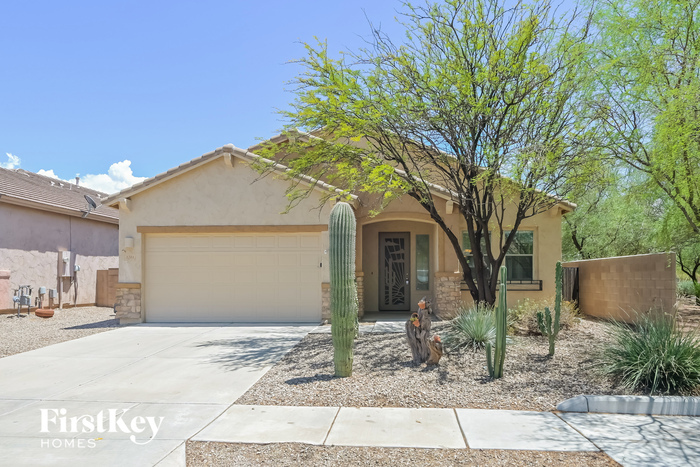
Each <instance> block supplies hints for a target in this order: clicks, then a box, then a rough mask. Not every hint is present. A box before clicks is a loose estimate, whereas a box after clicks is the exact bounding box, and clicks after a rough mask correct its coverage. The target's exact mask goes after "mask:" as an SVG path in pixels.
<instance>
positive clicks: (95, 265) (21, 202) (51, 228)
mask: <svg viewBox="0 0 700 467" xmlns="http://www.w3.org/2000/svg"><path fill="white" fill-rule="evenodd" d="M84 195H88V196H90V197H91V198H92V199H93V200H94V201H95V202H96V203H97V204H98V207H97V209H96V210H94V211H92V212H90V213H89V214H87V216H85V212H86V211H87V210H88V208H87V206H88V202H87V200H86V199H85V196H84ZM106 196H107V195H106V194H105V193H100V192H98V191H95V190H90V189H88V188H84V187H81V186H79V185H78V179H77V178H76V183H68V182H65V181H62V180H58V179H54V178H49V177H44V176H42V175H38V174H35V173H32V172H27V171H26V170H21V169H14V170H10V169H1V168H0V311H5V312H6V311H10V310H12V308H13V303H12V296H13V289H16V288H17V287H18V286H20V285H29V286H31V287H32V288H33V294H32V307H33V306H34V298H35V297H37V294H38V292H39V288H40V287H46V289H47V293H46V295H45V296H44V301H43V306H54V307H55V306H76V305H77V306H80V305H94V304H95V289H96V284H95V281H96V276H97V270H101V269H109V268H116V267H118V264H119V256H118V255H119V252H118V250H117V248H118V240H119V226H118V224H119V211H118V210H117V209H114V208H110V207H107V206H100V205H99V204H100V200H101V198H105V197H106ZM76 266H79V267H80V270H79V271H75V269H76ZM50 289H53V290H56V292H57V294H56V296H55V297H54V299H53V300H51V303H49V290H50Z"/></svg>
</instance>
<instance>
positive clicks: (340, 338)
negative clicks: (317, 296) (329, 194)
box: [328, 202, 358, 377]
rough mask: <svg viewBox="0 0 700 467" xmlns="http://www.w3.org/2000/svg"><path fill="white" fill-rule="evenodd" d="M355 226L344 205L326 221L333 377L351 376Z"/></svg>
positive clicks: (353, 323) (354, 330) (355, 297)
mask: <svg viewBox="0 0 700 467" xmlns="http://www.w3.org/2000/svg"><path fill="white" fill-rule="evenodd" d="M356 230H357V223H356V221H355V214H354V213H353V211H352V208H351V207H350V205H349V204H348V203H343V202H339V203H337V204H336V205H335V207H333V209H332V210H331V215H330V220H329V221H328V236H329V239H330V245H329V251H328V253H329V260H330V261H329V266H330V272H331V283H330V285H331V334H332V336H333V349H334V351H333V362H334V364H335V375H336V376H343V377H344V376H351V375H352V360H353V345H354V339H355V335H356V332H357V324H356V323H357V307H358V303H357V285H356V283H355V235H356Z"/></svg>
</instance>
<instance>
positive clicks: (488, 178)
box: [257, 0, 597, 304]
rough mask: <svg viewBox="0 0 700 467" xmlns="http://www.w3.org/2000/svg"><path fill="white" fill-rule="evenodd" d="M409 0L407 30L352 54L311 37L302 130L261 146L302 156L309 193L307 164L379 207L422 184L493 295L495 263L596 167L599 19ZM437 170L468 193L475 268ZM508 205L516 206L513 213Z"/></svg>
mask: <svg viewBox="0 0 700 467" xmlns="http://www.w3.org/2000/svg"><path fill="white" fill-rule="evenodd" d="M404 9H405V11H404V15H402V16H401V18H402V20H403V22H402V23H401V26H402V27H403V29H404V32H405V35H404V37H403V39H401V38H398V39H397V38H394V39H393V40H392V39H391V38H389V37H387V36H386V35H385V34H383V33H382V32H381V31H379V30H378V29H375V28H372V31H371V34H372V36H371V38H370V39H369V40H368V43H369V45H368V46H367V48H365V49H361V50H359V51H350V52H345V53H343V54H342V55H341V56H340V57H334V56H332V54H331V53H330V52H329V47H328V44H327V43H325V42H318V43H316V44H306V56H305V57H304V58H302V59H301V60H299V61H298V63H299V64H300V66H301V68H302V73H301V74H300V75H299V76H298V77H296V78H295V80H294V81H293V83H292V86H293V89H294V93H295V96H296V98H295V101H294V102H293V104H292V108H291V110H289V111H287V112H283V113H284V115H285V117H286V120H287V122H288V126H287V129H288V132H289V133H288V134H289V135H290V136H292V138H291V140H290V141H285V142H282V143H270V144H267V145H266V146H265V148H264V149H263V150H261V151H257V152H259V153H261V155H263V156H265V157H267V158H268V159H274V160H277V161H281V162H283V163H284V164H285V165H286V166H288V168H289V170H288V171H287V172H286V174H287V176H288V177H289V178H290V180H293V181H292V185H293V187H294V189H293V190H292V191H291V192H290V195H291V196H292V197H293V200H298V199H299V198H300V196H302V195H301V194H300V193H299V190H304V189H306V190H307V191H306V192H307V193H308V187H307V188H305V185H303V184H301V183H300V182H298V180H301V179H302V178H301V177H305V176H309V177H312V178H313V179H317V180H323V181H324V182H326V181H327V182H330V183H333V184H334V185H337V186H339V187H342V189H343V190H345V191H344V193H346V194H347V193H348V192H359V191H362V192H364V193H368V194H371V195H374V197H373V198H371V199H370V202H369V203H368V207H369V209H370V210H371V211H372V212H374V213H376V212H378V211H380V210H381V209H382V208H383V207H384V206H386V204H387V203H389V202H391V201H392V200H394V199H396V198H397V197H399V196H403V195H405V196H409V197H411V198H413V199H414V200H416V201H417V202H418V203H420V205H421V206H422V207H423V208H424V209H425V210H426V212H428V213H429V214H430V216H431V218H432V219H433V220H434V221H435V222H436V223H437V224H438V225H439V226H440V228H441V229H442V230H443V231H444V233H445V234H446V236H447V239H448V243H449V244H450V245H452V248H453V249H454V252H455V254H456V255H457V258H458V260H459V262H460V265H461V268H462V270H463V271H464V281H465V283H466V284H467V287H468V288H469V291H470V293H471V295H472V298H473V299H474V301H475V302H482V301H483V302H487V303H491V304H492V303H494V302H495V297H496V284H497V278H496V277H495V276H496V275H495V274H491V272H490V271H489V269H488V268H483V267H481V265H482V264H489V265H492V266H493V270H494V271H497V269H498V267H499V266H500V265H501V264H502V263H503V260H504V257H505V254H506V252H507V251H508V249H509V246H510V243H511V242H512V241H513V239H514V238H515V235H516V233H517V230H518V228H519V227H520V225H521V222H522V220H523V219H525V218H528V217H532V216H534V215H537V214H538V213H541V212H544V211H547V210H549V209H550V208H552V207H553V206H554V205H556V204H557V203H558V202H559V200H558V199H557V198H554V197H551V196H548V195H547V193H551V194H554V195H558V196H560V197H564V196H566V194H567V193H568V192H569V191H570V189H571V186H574V185H577V184H580V183H581V181H582V180H585V179H587V178H588V177H590V176H591V174H592V173H595V172H596V169H597V166H596V162H595V159H594V158H592V157H590V154H591V152H592V149H591V147H590V144H589V141H590V140H591V138H590V136H591V134H592V133H594V132H596V131H597V127H596V125H594V124H593V121H592V114H591V112H590V108H589V107H587V106H581V105H580V98H581V94H582V92H583V90H584V89H585V85H586V82H587V80H589V79H590V74H589V73H588V70H587V69H586V67H585V64H584V57H585V52H586V43H585V37H586V34H587V32H588V29H587V27H586V26H587V25H586V24H583V25H582V26H581V28H579V29H577V28H576V27H574V26H573V24H577V23H575V22H574V21H570V20H572V18H566V19H561V20H560V19H559V17H558V16H557V15H553V14H550V13H552V11H551V9H550V4H549V2H548V1H542V2H536V3H534V4H532V5H527V4H524V3H517V4H515V5H513V6H511V5H508V6H507V7H506V5H505V3H504V2H502V1H501V0H486V1H478V2H464V1H461V0H447V1H444V2H440V3H427V4H425V5H422V6H412V5H410V4H405V5H404ZM584 23H585V21H584ZM292 128H301V129H303V130H305V131H311V133H310V134H299V133H297V132H294V131H292V130H291V129H292ZM285 155H290V157H286V156H285ZM306 181H308V179H306ZM435 184H437V185H439V186H441V187H443V188H444V189H446V190H447V192H449V193H451V197H452V200H453V201H454V202H455V204H456V205H458V206H465V209H460V210H459V213H460V215H461V216H462V217H463V219H464V222H462V223H460V225H466V228H467V230H468V232H469V239H470V242H471V244H472V245H476V246H475V248H474V251H473V252H472V255H473V257H474V259H475V261H474V264H476V265H477V266H475V268H474V269H473V270H472V269H470V267H469V265H468V259H467V257H466V256H465V254H464V252H463V251H462V248H461V245H460V241H459V239H460V237H461V235H460V233H461V232H458V231H457V232H455V231H453V230H452V228H451V227H450V225H452V223H451V222H448V221H446V220H445V219H443V217H442V216H443V214H442V212H443V210H442V209H440V207H439V205H440V203H442V202H443V201H442V200H440V201H436V198H434V191H435V189H436V188H435ZM467 206H471V208H469V209H467V208H466V207H467ZM506 208H507V210H508V211H509V212H512V213H514V216H502V215H499V213H502V212H503V211H504V210H505V209H506ZM506 218H507V219H508V220H507V221H505V220H504V219H506ZM490 226H495V228H491V227H490ZM489 230H493V231H494V232H496V233H495V234H494V235H493V238H492V239H491V237H490V236H489ZM504 232H511V233H510V235H505V234H504ZM482 239H484V242H485V246H486V248H484V249H482V248H481V247H480V245H481V244H482Z"/></svg>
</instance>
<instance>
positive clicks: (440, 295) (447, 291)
mask: <svg viewBox="0 0 700 467" xmlns="http://www.w3.org/2000/svg"><path fill="white" fill-rule="evenodd" d="M461 302H462V273H459V272H436V273H435V302H434V303H433V308H434V309H435V312H436V313H440V314H442V315H447V316H450V315H453V314H456V313H457V311H458V310H459V306H460V304H461Z"/></svg>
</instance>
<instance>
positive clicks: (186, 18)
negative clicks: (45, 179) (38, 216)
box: [0, 0, 402, 193]
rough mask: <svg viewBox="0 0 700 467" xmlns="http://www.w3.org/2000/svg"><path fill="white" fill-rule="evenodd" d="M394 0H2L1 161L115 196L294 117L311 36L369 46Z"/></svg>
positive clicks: (335, 44) (336, 47)
mask: <svg viewBox="0 0 700 467" xmlns="http://www.w3.org/2000/svg"><path fill="white" fill-rule="evenodd" d="M401 9H402V6H401V2H399V1H395V0H342V1H341V0H330V1H329V0H318V1H317V0H296V1H289V0H287V1H281V0H257V1H251V0H229V1H207V0H200V1H177V0H174V1H163V0H161V1H147V0H139V1H110V0H99V1H94V0H92V1H82V2H80V1H71V0H63V1H55V0H54V1H44V2H40V1H33V0H4V1H2V2H0V166H2V167H5V168H22V169H25V170H29V171H32V172H38V173H42V174H45V175H49V176H52V177H57V178H62V179H73V178H74V177H75V176H76V175H80V177H81V184H82V185H86V186H89V187H91V188H94V189H97V190H100V191H105V192H107V193H112V192H116V191H119V190H121V189H123V188H126V187H128V186H130V185H132V184H134V183H137V182H139V181H141V180H143V179H144V178H148V177H152V176H154V175H156V174H158V173H161V172H164V171H166V170H168V169H169V168H171V167H175V166H177V165H179V164H181V163H183V162H186V161H189V160H190V159H193V158H195V157H199V156H200V155H202V154H204V153H206V152H209V151H212V150H214V149H216V148H217V147H220V146H223V145H224V144H228V143H233V144H234V145H236V146H238V147H242V148H246V147H248V146H250V145H252V144H255V143H256V142H257V141H258V140H260V139H261V138H267V137H270V136H274V135H275V134H277V133H278V130H280V129H281V128H282V126H283V124H284V122H283V121H282V120H281V117H280V115H279V114H278V113H277V110H278V109H280V108H287V106H288V104H289V103H290V102H291V101H292V100H293V95H292V94H291V93H290V92H289V88H290V87H289V86H288V85H287V83H288V82H289V81H290V80H291V79H292V78H293V77H294V76H295V75H297V74H298V72H299V71H300V68H299V66H298V65H296V64H293V63H290V61H292V60H294V59H295V58H300V57H303V56H304V47H303V44H302V43H303V42H313V41H314V40H315V39H314V38H315V37H318V38H319V39H326V40H328V43H329V47H330V49H331V50H332V51H336V52H337V51H341V50H348V49H357V48H358V47H360V46H362V45H363V37H367V36H368V34H369V26H368V23H367V21H368V18H369V19H371V20H372V22H373V23H374V24H375V25H381V28H382V30H383V31H385V32H387V33H388V34H390V35H391V36H392V37H396V36H398V35H400V34H401V32H400V31H401V30H400V28H399V26H398V25H397V24H396V22H395V20H394V18H395V17H396V16H397V12H398V11H400V10H401Z"/></svg>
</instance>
